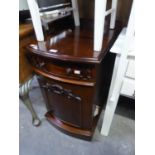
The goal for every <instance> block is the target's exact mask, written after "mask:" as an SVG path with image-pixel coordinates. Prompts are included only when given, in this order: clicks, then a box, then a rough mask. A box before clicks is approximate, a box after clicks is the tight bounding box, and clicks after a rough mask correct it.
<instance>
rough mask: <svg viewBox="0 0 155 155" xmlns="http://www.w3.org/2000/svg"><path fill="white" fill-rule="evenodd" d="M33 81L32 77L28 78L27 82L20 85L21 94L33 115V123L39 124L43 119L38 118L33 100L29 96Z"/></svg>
mask: <svg viewBox="0 0 155 155" xmlns="http://www.w3.org/2000/svg"><path fill="white" fill-rule="evenodd" d="M31 82H32V79H30V80H28V81H27V82H26V83H24V84H23V85H21V86H20V88H19V96H20V99H21V100H22V101H23V103H24V104H25V105H26V107H27V108H28V110H29V111H30V113H31V115H32V124H33V125H34V126H39V125H40V123H41V121H40V119H39V118H38V116H37V114H36V112H35V110H34V108H33V106H32V103H31V100H30V98H29V90H30V84H31Z"/></svg>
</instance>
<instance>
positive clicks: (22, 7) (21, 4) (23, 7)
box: [19, 0, 29, 10]
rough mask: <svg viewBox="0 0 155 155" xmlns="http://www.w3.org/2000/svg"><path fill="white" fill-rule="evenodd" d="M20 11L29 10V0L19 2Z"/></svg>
mask: <svg viewBox="0 0 155 155" xmlns="http://www.w3.org/2000/svg"><path fill="white" fill-rule="evenodd" d="M19 10H29V7H28V4H27V0H19Z"/></svg>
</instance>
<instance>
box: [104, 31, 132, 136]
mask: <svg viewBox="0 0 155 155" xmlns="http://www.w3.org/2000/svg"><path fill="white" fill-rule="evenodd" d="M125 34H126V28H123V29H122V31H121V33H120V35H119V37H118V38H117V40H116V42H115V43H114V45H113V47H112V48H111V50H110V52H112V53H116V59H115V65H114V70H113V76H112V81H111V86H110V91H109V95H108V100H107V105H106V109H105V114H104V120H103V125H102V129H101V134H102V135H105V136H107V135H108V133H109V130H110V126H111V123H112V119H113V116H114V112H115V109H116V106H117V102H118V99H119V95H124V96H127V97H131V98H134V96H135V53H134V37H133V38H132V39H131V41H130V44H129V45H128V53H127V56H126V57H124V59H125V60H123V61H124V62H123V63H121V64H120V59H121V55H122V53H121V51H122V47H123V44H124V40H125ZM121 61H122V60H121ZM124 67H125V68H124ZM118 69H119V71H120V73H122V72H123V74H122V76H123V77H122V76H120V79H118V78H116V77H117V76H118V75H117V74H119V73H118ZM121 70H122V71H121ZM116 83H117V84H116ZM119 85H120V89H119V88H118V89H117V88H116V87H118V86H119Z"/></svg>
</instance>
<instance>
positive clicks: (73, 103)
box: [39, 78, 93, 128]
mask: <svg viewBox="0 0 155 155" xmlns="http://www.w3.org/2000/svg"><path fill="white" fill-rule="evenodd" d="M39 83H40V86H41V88H42V89H43V90H44V91H45V92H46V95H47V98H48V104H49V106H48V107H50V110H52V113H53V115H54V116H56V117H57V118H59V119H60V120H61V121H64V122H65V123H68V124H70V125H72V126H76V127H80V128H82V127H84V128H89V127H91V114H92V103H91V102H92V97H93V87H91V88H90V87H86V86H78V85H73V84H68V83H63V82H58V81H55V80H51V79H47V78H46V79H45V78H43V79H41V80H40V79H39Z"/></svg>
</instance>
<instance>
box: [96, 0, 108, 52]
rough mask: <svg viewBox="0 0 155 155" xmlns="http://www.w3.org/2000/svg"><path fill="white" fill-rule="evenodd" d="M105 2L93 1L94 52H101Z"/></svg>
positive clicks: (105, 0)
mask: <svg viewBox="0 0 155 155" xmlns="http://www.w3.org/2000/svg"><path fill="white" fill-rule="evenodd" d="M106 5H107V0H95V17H94V28H95V29H94V51H101V49H102V42H103V36H104V23H105V12H106Z"/></svg>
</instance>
